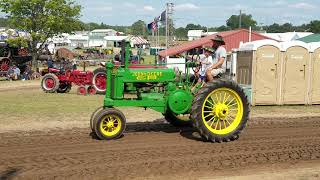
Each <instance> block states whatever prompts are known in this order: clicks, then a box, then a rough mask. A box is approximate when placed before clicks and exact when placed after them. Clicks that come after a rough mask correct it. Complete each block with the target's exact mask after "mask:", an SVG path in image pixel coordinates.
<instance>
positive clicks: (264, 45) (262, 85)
mask: <svg viewBox="0 0 320 180" xmlns="http://www.w3.org/2000/svg"><path fill="white" fill-rule="evenodd" d="M280 47H281V46H280V44H279V43H278V42H277V41H273V40H259V41H254V42H249V43H245V44H243V45H242V46H241V47H240V48H239V50H238V53H237V64H236V66H237V70H236V72H237V73H236V74H237V76H236V79H237V82H238V83H239V84H245V85H248V86H250V87H251V91H252V96H251V97H252V98H251V104H252V105H259V104H260V105H269V104H277V103H278V101H279V97H280V95H279V93H280V91H279V88H280V87H279V86H280V78H279V76H278V74H279V71H280V66H279V64H280V61H281V59H280V54H281V51H280Z"/></svg>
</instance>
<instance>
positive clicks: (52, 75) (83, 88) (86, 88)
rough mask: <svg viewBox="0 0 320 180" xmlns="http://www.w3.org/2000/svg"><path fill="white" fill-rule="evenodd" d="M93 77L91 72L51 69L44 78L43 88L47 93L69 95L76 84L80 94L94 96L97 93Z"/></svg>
mask: <svg viewBox="0 0 320 180" xmlns="http://www.w3.org/2000/svg"><path fill="white" fill-rule="evenodd" d="M93 76H94V75H93V72H91V71H79V70H71V69H64V68H62V69H55V68H49V73H48V74H46V75H44V76H43V78H42V81H41V87H42V89H43V91H44V92H46V93H55V92H58V93H68V92H69V91H70V90H71V86H72V84H75V85H77V86H79V87H78V90H77V92H78V94H80V95H86V94H90V95H93V94H95V93H96V89H95V88H94V87H93V84H92V79H93Z"/></svg>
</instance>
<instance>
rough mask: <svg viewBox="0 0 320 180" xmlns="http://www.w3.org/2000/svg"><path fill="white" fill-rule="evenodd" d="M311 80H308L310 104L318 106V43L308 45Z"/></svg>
mask: <svg viewBox="0 0 320 180" xmlns="http://www.w3.org/2000/svg"><path fill="white" fill-rule="evenodd" d="M310 50H311V51H312V52H313V53H312V56H311V64H312V68H311V78H310V89H311V91H310V94H309V96H310V104H320V43H310Z"/></svg>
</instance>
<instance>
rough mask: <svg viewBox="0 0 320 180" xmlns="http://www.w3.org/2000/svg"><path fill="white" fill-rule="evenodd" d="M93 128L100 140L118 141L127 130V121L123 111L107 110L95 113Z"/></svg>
mask: <svg viewBox="0 0 320 180" xmlns="http://www.w3.org/2000/svg"><path fill="white" fill-rule="evenodd" d="M92 126H93V130H94V131H93V132H94V133H95V134H96V135H97V137H98V138H99V139H102V140H111V139H117V138H119V137H121V136H122V134H123V132H124V130H125V126H126V119H125V117H124V115H123V113H122V112H121V111H119V110H117V109H114V108H105V109H101V110H99V111H98V112H96V113H95V115H94V117H93V124H92Z"/></svg>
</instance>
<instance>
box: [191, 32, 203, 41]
mask: <svg viewBox="0 0 320 180" xmlns="http://www.w3.org/2000/svg"><path fill="white" fill-rule="evenodd" d="M203 33H204V31H203V30H189V31H188V41H193V40H196V39H200V38H201V37H202V34H203Z"/></svg>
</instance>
